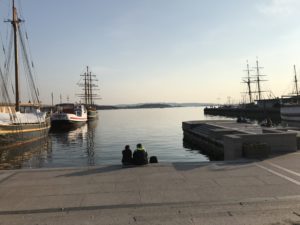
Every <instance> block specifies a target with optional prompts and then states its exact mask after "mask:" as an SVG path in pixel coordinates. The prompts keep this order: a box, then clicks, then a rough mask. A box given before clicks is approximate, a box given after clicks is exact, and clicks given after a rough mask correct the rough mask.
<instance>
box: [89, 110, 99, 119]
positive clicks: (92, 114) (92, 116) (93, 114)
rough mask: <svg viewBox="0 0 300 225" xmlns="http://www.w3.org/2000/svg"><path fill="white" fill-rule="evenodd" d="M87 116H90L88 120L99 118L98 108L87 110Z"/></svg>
mask: <svg viewBox="0 0 300 225" xmlns="http://www.w3.org/2000/svg"><path fill="white" fill-rule="evenodd" d="M87 117H88V120H94V119H97V118H98V113H97V110H93V109H88V110H87Z"/></svg>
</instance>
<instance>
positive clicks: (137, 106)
mask: <svg viewBox="0 0 300 225" xmlns="http://www.w3.org/2000/svg"><path fill="white" fill-rule="evenodd" d="M213 105H216V104H212V103H139V104H122V105H97V110H110V109H153V108H174V107H203V106H213Z"/></svg>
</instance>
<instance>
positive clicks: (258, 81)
mask: <svg viewBox="0 0 300 225" xmlns="http://www.w3.org/2000/svg"><path fill="white" fill-rule="evenodd" d="M262 68H263V67H259V65H258V59H256V67H255V69H256V75H255V77H256V79H255V80H254V81H255V82H256V83H257V91H256V92H254V93H258V100H262V92H265V91H262V90H261V86H260V82H262V81H266V80H262V79H261V77H262V76H266V75H262V74H260V69H262Z"/></svg>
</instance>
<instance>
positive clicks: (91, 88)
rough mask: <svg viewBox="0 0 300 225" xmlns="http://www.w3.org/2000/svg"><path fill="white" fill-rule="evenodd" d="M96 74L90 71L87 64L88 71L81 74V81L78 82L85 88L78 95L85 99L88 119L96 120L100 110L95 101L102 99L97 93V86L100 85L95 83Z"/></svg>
mask: <svg viewBox="0 0 300 225" xmlns="http://www.w3.org/2000/svg"><path fill="white" fill-rule="evenodd" d="M95 76H96V75H93V74H92V73H91V72H90V71H89V67H88V66H87V67H86V72H85V73H84V74H82V75H81V77H82V80H81V82H78V85H79V86H80V87H82V90H83V93H82V94H79V95H78V96H79V97H80V98H81V99H82V100H83V101H84V105H85V106H86V108H87V116H88V120H94V119H97V118H98V112H97V108H96V105H95V102H94V101H95V100H97V99H100V97H99V96H98V94H96V93H95V90H96V89H95V88H96V87H98V86H97V85H96V84H95V81H97V79H96V78H95Z"/></svg>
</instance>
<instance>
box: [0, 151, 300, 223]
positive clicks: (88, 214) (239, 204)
mask: <svg viewBox="0 0 300 225" xmlns="http://www.w3.org/2000/svg"><path fill="white" fill-rule="evenodd" d="M299 162H300V153H299V152H296V153H291V154H286V155H283V156H280V157H275V158H272V159H268V160H265V161H259V162H255V161H252V162H251V161H235V162H207V163H200V162H199V163H158V164H151V165H147V166H142V167H129V168H122V166H121V165H106V166H98V167H86V168H57V169H34V170H13V171H0V224H1V225H19V224H22V225H32V224H34V225H46V224H51V225H58V224H65V225H82V224H86V225H87V224H89V225H94V224H95V225H96V224H103V225H126V224H138V225H154V224H155V225H174V224H177V225H198V224H199V225H200V224H201V225H206V224H218V225H219V224H230V225H240V224H247V225H251V224H255V225H256V224H266V225H267V224H269V225H271V224H280V225H281V224H282V225H283V224H299V222H300V176H299V175H300V163H299Z"/></svg>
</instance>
